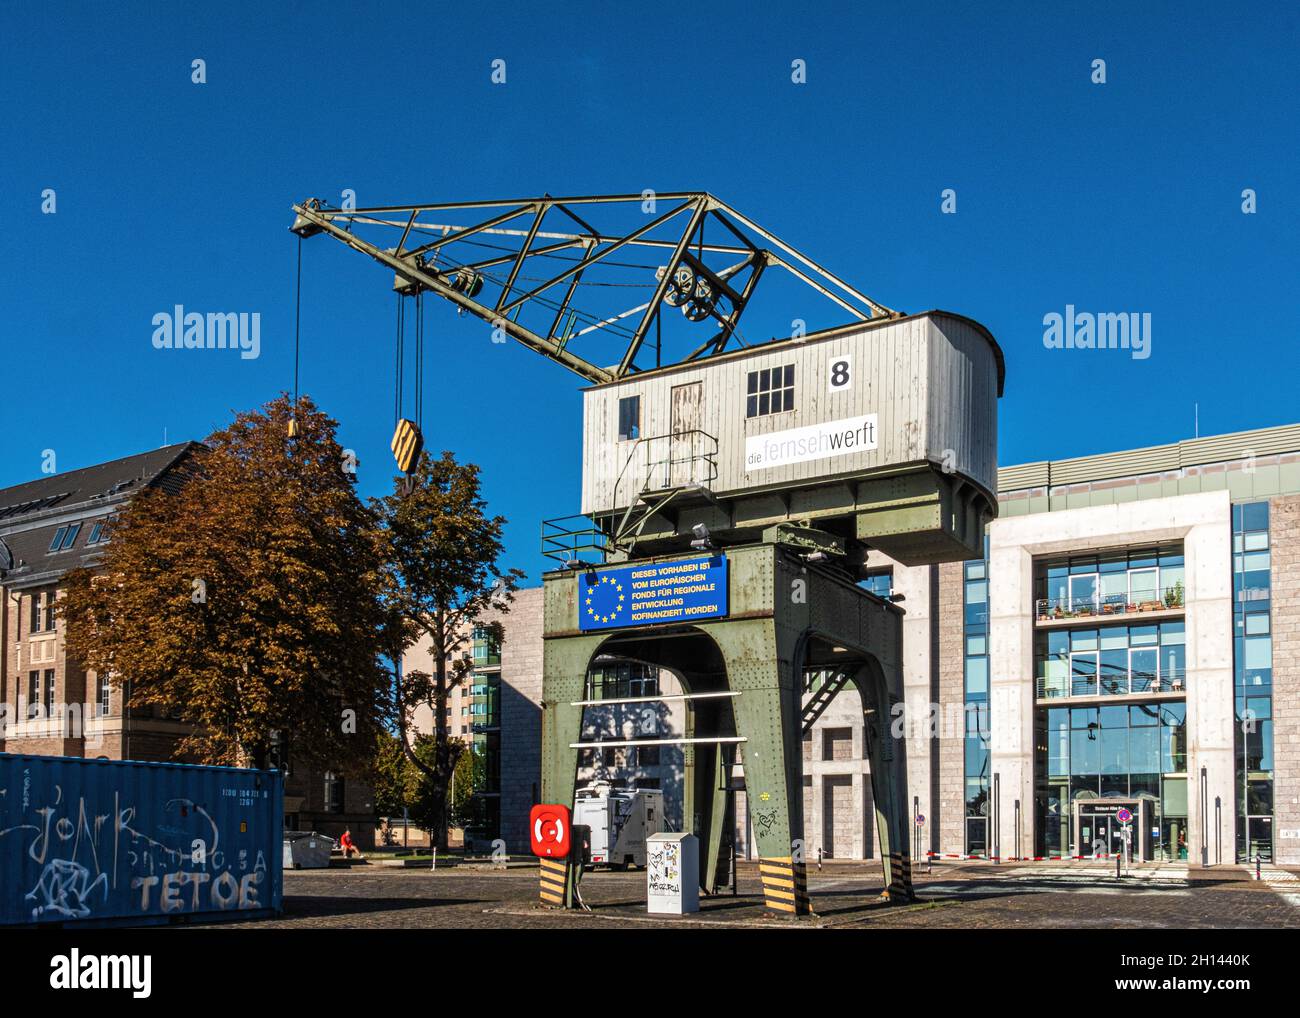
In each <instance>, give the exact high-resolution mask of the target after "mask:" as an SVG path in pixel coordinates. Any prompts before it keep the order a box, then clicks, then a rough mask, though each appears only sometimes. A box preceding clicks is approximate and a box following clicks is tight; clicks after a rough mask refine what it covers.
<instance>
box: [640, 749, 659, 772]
mask: <svg viewBox="0 0 1300 1018" xmlns="http://www.w3.org/2000/svg"><path fill="white" fill-rule="evenodd" d="M636 763H637V766H638V767H658V766H659V747H658V746H637V748H636Z"/></svg>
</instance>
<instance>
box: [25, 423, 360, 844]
mask: <svg viewBox="0 0 1300 1018" xmlns="http://www.w3.org/2000/svg"><path fill="white" fill-rule="evenodd" d="M199 448H200V447H199V445H198V444H197V443H194V442H182V443H179V444H176V445H168V446H164V447H163V448H160V449H154V450H151V451H149V452H143V453H138V454H136V455H133V456H126V457H123V458H122V459H117V460H112V461H110V462H108V463H99V464H96V465H94V466H90V467H85V468H82V469H79V470H70V471H66V472H63V473H52V474H46V475H43V476H42V477H40V478H37V479H35V480H31V481H27V482H24V483H22V484H17V485H14V486H12V487H9V488H4V489H0V647H2V648H3V652H2V653H0V711H2V713H0V752H7V753H25V754H34V755H42V756H46V755H48V756H78V757H98V758H103V759H109V760H174V759H183V758H182V757H178V755H177V748H178V744H179V742H180V740H181V739H182V738H184V736H185V734H186V732H187V731H188V728H187V726H186V725H184V724H182V723H181V722H180V721H178V720H177V719H175V718H169V717H167V716H165V715H164V714H163V713H162V712H160V711H159V710H157V709H156V708H152V707H148V708H139V707H135V708H133V707H130V706H128V704H127V701H128V700H129V699H130V685H129V679H128V684H127V685H126V686H125V687H117V686H114V685H112V684H111V683H110V682H109V681H108V678H107V676H102V675H98V674H96V673H95V672H94V671H93V670H87V669H85V668H83V667H82V666H81V665H80V664H79V662H77V660H76V659H75V658H74V657H72V656H71V655H69V654H68V653H67V651H66V646H65V633H64V624H63V621H62V620H61V619H59V617H58V613H57V611H56V605H57V602H58V598H59V597H60V596H61V589H62V584H63V578H64V577H65V576H66V574H67V573H68V572H70V571H71V570H73V569H76V568H81V567H85V568H91V569H93V568H95V567H97V566H98V565H99V564H100V562H101V560H102V552H103V550H104V548H105V547H106V546H107V544H108V542H109V540H110V539H111V526H110V524H111V521H112V518H113V516H114V514H115V513H117V512H118V511H120V510H121V508H122V507H123V506H124V505H125V504H126V503H127V502H128V501H129V500H130V499H131V498H132V497H133V496H134V495H136V494H137V493H139V492H141V491H146V490H150V489H158V490H161V491H165V492H174V491H176V490H177V489H178V488H179V487H180V486H181V485H182V484H184V483H185V481H186V479H187V477H188V476H189V473H190V470H191V467H192V465H193V456H194V453H195V451H196V450H197V449H199ZM273 756H275V757H276V759H275V763H276V764H277V766H278V767H279V768H280V769H281V770H283V771H284V772H285V797H284V802H285V826H286V828H287V829H290V830H294V829H300V830H315V831H319V832H321V833H322V834H328V835H331V836H335V837H337V836H338V835H339V834H342V833H343V831H344V830H345V829H349V828H350V829H351V831H352V834H353V837H354V838H355V839H356V840H357V842H358V844H361V845H363V847H364V846H365V845H369V844H372V843H373V840H372V839H373V837H374V807H373V799H374V795H373V791H372V789H371V787H370V785H369V783H368V782H366V781H364V780H361V779H360V778H351V777H349V776H347V775H345V774H343V773H342V772H341V771H333V770H330V769H328V768H320V767H316V766H308V765H306V764H304V763H301V762H299V761H296V760H294V759H293V755H292V747H289V750H288V752H283V747H276V748H273Z"/></svg>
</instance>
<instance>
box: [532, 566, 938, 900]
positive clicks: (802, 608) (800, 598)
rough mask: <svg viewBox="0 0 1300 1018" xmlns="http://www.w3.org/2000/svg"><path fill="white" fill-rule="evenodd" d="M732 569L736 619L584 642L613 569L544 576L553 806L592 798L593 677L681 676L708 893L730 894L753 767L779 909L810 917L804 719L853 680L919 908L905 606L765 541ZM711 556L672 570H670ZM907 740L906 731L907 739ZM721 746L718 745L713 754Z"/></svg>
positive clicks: (883, 811) (689, 806)
mask: <svg viewBox="0 0 1300 1018" xmlns="http://www.w3.org/2000/svg"><path fill="white" fill-rule="evenodd" d="M717 554H723V555H725V556H726V558H727V562H728V587H729V590H728V595H729V596H728V602H727V607H728V613H727V615H726V616H725V617H722V618H715V619H709V620H698V621H693V622H690V623H659V624H654V625H642V626H630V627H627V628H622V629H614V630H601V631H597V632H585V631H583V630H582V629H581V628H580V625H579V619H580V611H579V605H580V603H581V602H580V594H581V589H582V585H583V584H584V583H590V580H589V579H588V578H589V577H590V576H591V575H592V574H599V573H600V572H602V571H603V570H604V569H605V568H609V567H598V566H589V567H579V568H576V569H567V570H561V571H555V572H551V573H548V574H546V576H545V578H544V595H545V608H544V630H543V636H544V665H543V685H542V801H544V802H552V803H565V804H571V803H572V802H573V798H574V792H575V790H576V785H577V773H578V753H579V747H578V744H579V743H580V742H582V723H583V712H584V709H585V707H584V701H588V700H589V699H590V691H589V690H588V688H587V676H588V673H589V671H590V669H591V668H592V666H593V664H594V663H595V662H596V661H597V658H598V657H603V656H609V657H611V658H616V659H622V660H631V661H638V662H643V663H646V664H651V665H655V666H657V667H661V668H667V669H669V670H671V671H672V672H674V673H675V674H676V675H677V676H678V677H679V679H680V681H681V682H682V684H683V688H684V691H685V692H686V693H688V694H699V693H707V692H713V693H724V692H725V693H733V694H736V695H734V696H718V697H703V698H693V699H690V700H688V701H687V702H688V703H689V705H690V710H689V711H688V719H687V730H686V731H685V733H683V734H684V736H685V737H686V738H687V739H698V740H700V741H699V742H691V743H689V744H687V745H686V746H685V747H684V757H685V760H684V763H685V775H684V788H683V792H684V794H683V800H684V801H683V828H684V829H685V830H687V831H689V832H691V833H693V834H695V835H696V837H697V838H698V839H699V842H700V851H701V858H700V883H701V887H702V889H703V890H704V891H705V892H706V893H714V892H715V891H717V890H718V889H719V888H720V887H721V886H723V885H724V884H725V882H726V881H725V874H726V872H727V869H728V867H729V864H730V856H729V852H730V851H732V846H731V842H732V837H731V827H734V820H732V819H731V806H732V802H731V796H730V794H729V793H730V791H731V781H730V777H731V766H732V764H733V763H734V762H735V747H736V746H739V747H740V753H741V755H742V756H743V766H744V775H745V794H746V801H747V806H748V810H749V814H750V819H751V822H752V828H753V832H754V841H755V842H756V847H757V850H758V857H759V874H760V878H761V881H762V885H763V897H764V903H765V905H766V907H767V909H768V910H769V911H771V912H773V913H775V914H778V915H785V916H799V915H806V914H809V913H810V912H811V906H810V901H809V897H808V892H807V885H806V879H807V878H806V862H805V858H806V844H807V843H806V841H805V837H804V816H803V750H802V728H803V725H802V719H803V712H804V704H803V697H804V693H805V689H804V676H805V674H807V673H808V672H809V671H810V670H814V669H818V668H823V667H824V668H826V669H848V670H850V671H851V674H852V678H851V679H850V680H849V682H847V683H846V685H848V686H852V687H854V688H855V689H856V691H857V693H858V695H859V697H860V699H861V705H862V711H863V719H864V732H865V733H866V738H865V742H866V752H867V756H868V758H869V760H870V767H871V784H872V791H873V797H874V799H875V808H876V826H877V832H878V840H879V851H880V859H881V863H882V865H883V869H884V885H885V893H886V895H887V896H888V900H890V901H892V902H896V903H897V902H906V901H911V900H912V899H913V893H912V884H911V869H910V849H909V837H910V832H911V827H910V824H909V818H908V816H907V810H906V802H907V771H906V767H907V761H906V750H905V747H906V743H905V740H904V739H903V738H902V736H901V726H899V725H895V724H893V722H894V720H895V718H896V717H897V714H898V711H900V710H901V709H902V708H901V704H902V701H903V668H902V648H903V617H904V612H903V610H902V609H901V608H899V607H898V606H897V605H895V604H893V603H890V602H888V601H884V600H882V599H881V598H879V597H876V596H875V595H873V594H870V593H868V592H866V591H865V590H863V589H861V588H860V587H857V586H856V585H854V584H853V583H851V582H849V581H848V580H847V579H845V578H844V577H843V575H842V574H839V573H837V572H836V571H835V570H832V569H827V568H823V567H819V566H816V565H813V564H811V563H809V562H807V561H805V560H804V556H803V554H801V553H800V552H798V551H796V550H791V549H789V548H787V547H783V546H781V545H777V544H771V543H759V544H752V545H744V546H739V547H733V548H728V549H726V550H725V551H721V552H718V553H717ZM692 557H694V558H698V557H699V554H698V553H695V554H694V555H679V556H666V557H664V558H662V559H656V560H655V561H656V562H674V561H677V560H679V559H688V558H692ZM892 730H898V731H899V735H898V737H895V736H894V734H893V731H892ZM713 739H717V740H719V741H716V742H713V741H710V740H713Z"/></svg>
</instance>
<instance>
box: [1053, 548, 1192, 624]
mask: <svg viewBox="0 0 1300 1018" xmlns="http://www.w3.org/2000/svg"><path fill="white" fill-rule="evenodd" d="M1183 580H1184V571H1183V549H1182V547H1181V546H1180V545H1169V546H1165V547H1158V548H1147V549H1143V550H1140V551H1136V550H1130V549H1119V550H1114V551H1107V552H1097V553H1091V554H1087V555H1071V556H1068V557H1064V558H1059V559H1048V560H1045V561H1043V562H1042V563H1039V564H1037V567H1036V568H1035V577H1034V587H1035V594H1034V598H1035V600H1034V607H1035V615H1036V617H1037V618H1038V619H1040V620H1043V619H1063V618H1080V617H1088V616H1105V615H1125V614H1129V613H1135V612H1148V611H1169V610H1174V609H1180V608H1182V607H1183V596H1184V586H1183Z"/></svg>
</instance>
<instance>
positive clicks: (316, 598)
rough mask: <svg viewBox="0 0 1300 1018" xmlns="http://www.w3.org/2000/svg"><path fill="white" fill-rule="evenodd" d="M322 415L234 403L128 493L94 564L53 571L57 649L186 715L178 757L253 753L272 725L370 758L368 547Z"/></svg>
mask: <svg viewBox="0 0 1300 1018" xmlns="http://www.w3.org/2000/svg"><path fill="white" fill-rule="evenodd" d="M291 417H292V418H296V421H297V429H296V437H290V435H289V423H290V419H291ZM335 429H336V423H335V422H334V421H333V420H331V419H330V418H329V417H328V416H326V415H325V414H324V413H322V412H320V411H319V410H318V409H317V408H316V407H315V406H314V405H313V403H312V402H311V400H309V399H307V398H306V397H302V398H300V399H299V400H298V403H297V408H296V410H295V409H294V407H293V406H292V404H291V401H290V400H289V398H288V397H287V396H281V397H280V398H278V399H276V400H274V401H272V402H271V403H268V404H267V405H266V406H265V407H263V408H261V409H260V410H256V411H248V412H244V413H240V414H238V415H236V417H235V420H234V422H233V423H232V424H231V425H230V426H229V427H228V428H225V429H224V430H221V431H218V432H216V433H215V434H213V435H211V436H210V437H209V438H208V439H207V441H206V444H205V445H204V446H201V447H198V448H197V449H196V450H195V452H194V455H193V462H192V474H191V476H190V477H189V479H188V480H187V481H186V483H184V484H183V485H181V486H180V488H179V490H163V489H151V490H146V491H143V492H141V493H140V494H138V495H136V496H135V497H134V498H132V500H131V501H130V503H129V504H128V505H127V506H126V507H125V508H124V509H123V510H122V511H121V513H120V515H119V516H118V518H117V520H116V522H115V523H114V524H113V527H112V540H111V542H110V543H109V544H108V545H107V546H106V548H105V551H104V557H103V562H102V565H101V566H100V567H99V568H98V569H96V570H95V572H94V574H93V575H92V573H90V572H88V571H86V570H80V571H78V572H76V573H73V574H71V575H70V576H69V579H68V589H67V596H66V598H65V599H64V600H63V601H62V602H61V607H62V612H63V615H64V617H65V618H66V620H67V630H68V646H69V649H70V650H71V652H72V653H73V654H74V655H76V657H78V658H79V659H80V661H81V662H82V663H83V664H84V665H85V666H86V667H87V668H93V669H95V670H96V671H98V672H100V673H101V674H102V673H107V674H108V675H110V676H111V679H112V681H113V682H114V683H115V684H117V685H118V686H119V687H122V686H123V684H124V683H125V684H126V688H127V689H128V690H129V694H130V704H131V706H132V707H137V708H138V707H143V706H155V707H159V708H162V709H163V710H164V711H165V712H167V713H168V714H169V715H172V716H176V717H178V718H179V719H180V720H181V721H184V722H186V723H188V724H189V725H190V726H192V728H191V731H190V734H189V735H188V736H187V737H186V738H185V739H184V741H183V742H182V743H181V745H180V747H179V751H180V754H182V755H185V756H190V757H194V758H197V759H199V760H201V761H203V762H206V763H213V764H234V765H245V766H247V765H254V766H264V765H265V764H266V763H267V758H268V749H269V746H270V743H271V741H272V738H273V735H274V733H277V732H279V733H287V734H288V736H289V738H290V740H291V744H292V748H293V750H294V753H295V756H296V757H298V758H300V759H305V760H307V761H311V762H317V763H328V764H329V765H330V766H332V767H334V768H339V767H351V766H354V765H355V766H357V767H362V766H368V764H369V763H370V762H371V761H372V760H373V756H374V746H375V737H376V734H377V732H378V731H379V730H380V728H381V727H382V725H383V723H384V721H385V719H386V718H387V717H388V710H389V705H390V700H389V697H388V691H387V681H386V675H385V671H384V669H383V668H382V666H381V663H380V654H381V648H382V646H383V644H382V634H383V632H384V628H385V627H384V621H385V618H386V616H385V615H384V614H383V601H382V598H381V581H382V577H383V568H382V561H381V559H380V547H381V546H380V542H379V541H378V540H377V531H376V529H375V519H374V516H373V514H372V512H371V510H370V509H369V507H368V506H367V505H365V504H364V503H363V502H362V501H361V500H360V499H359V498H358V497H357V495H356V492H355V490H354V486H355V476H354V473H353V472H352V467H351V463H350V454H347V455H345V452H344V450H343V449H342V448H341V447H340V446H339V443H338V441H337V439H336V438H335ZM173 487H174V486H173Z"/></svg>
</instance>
